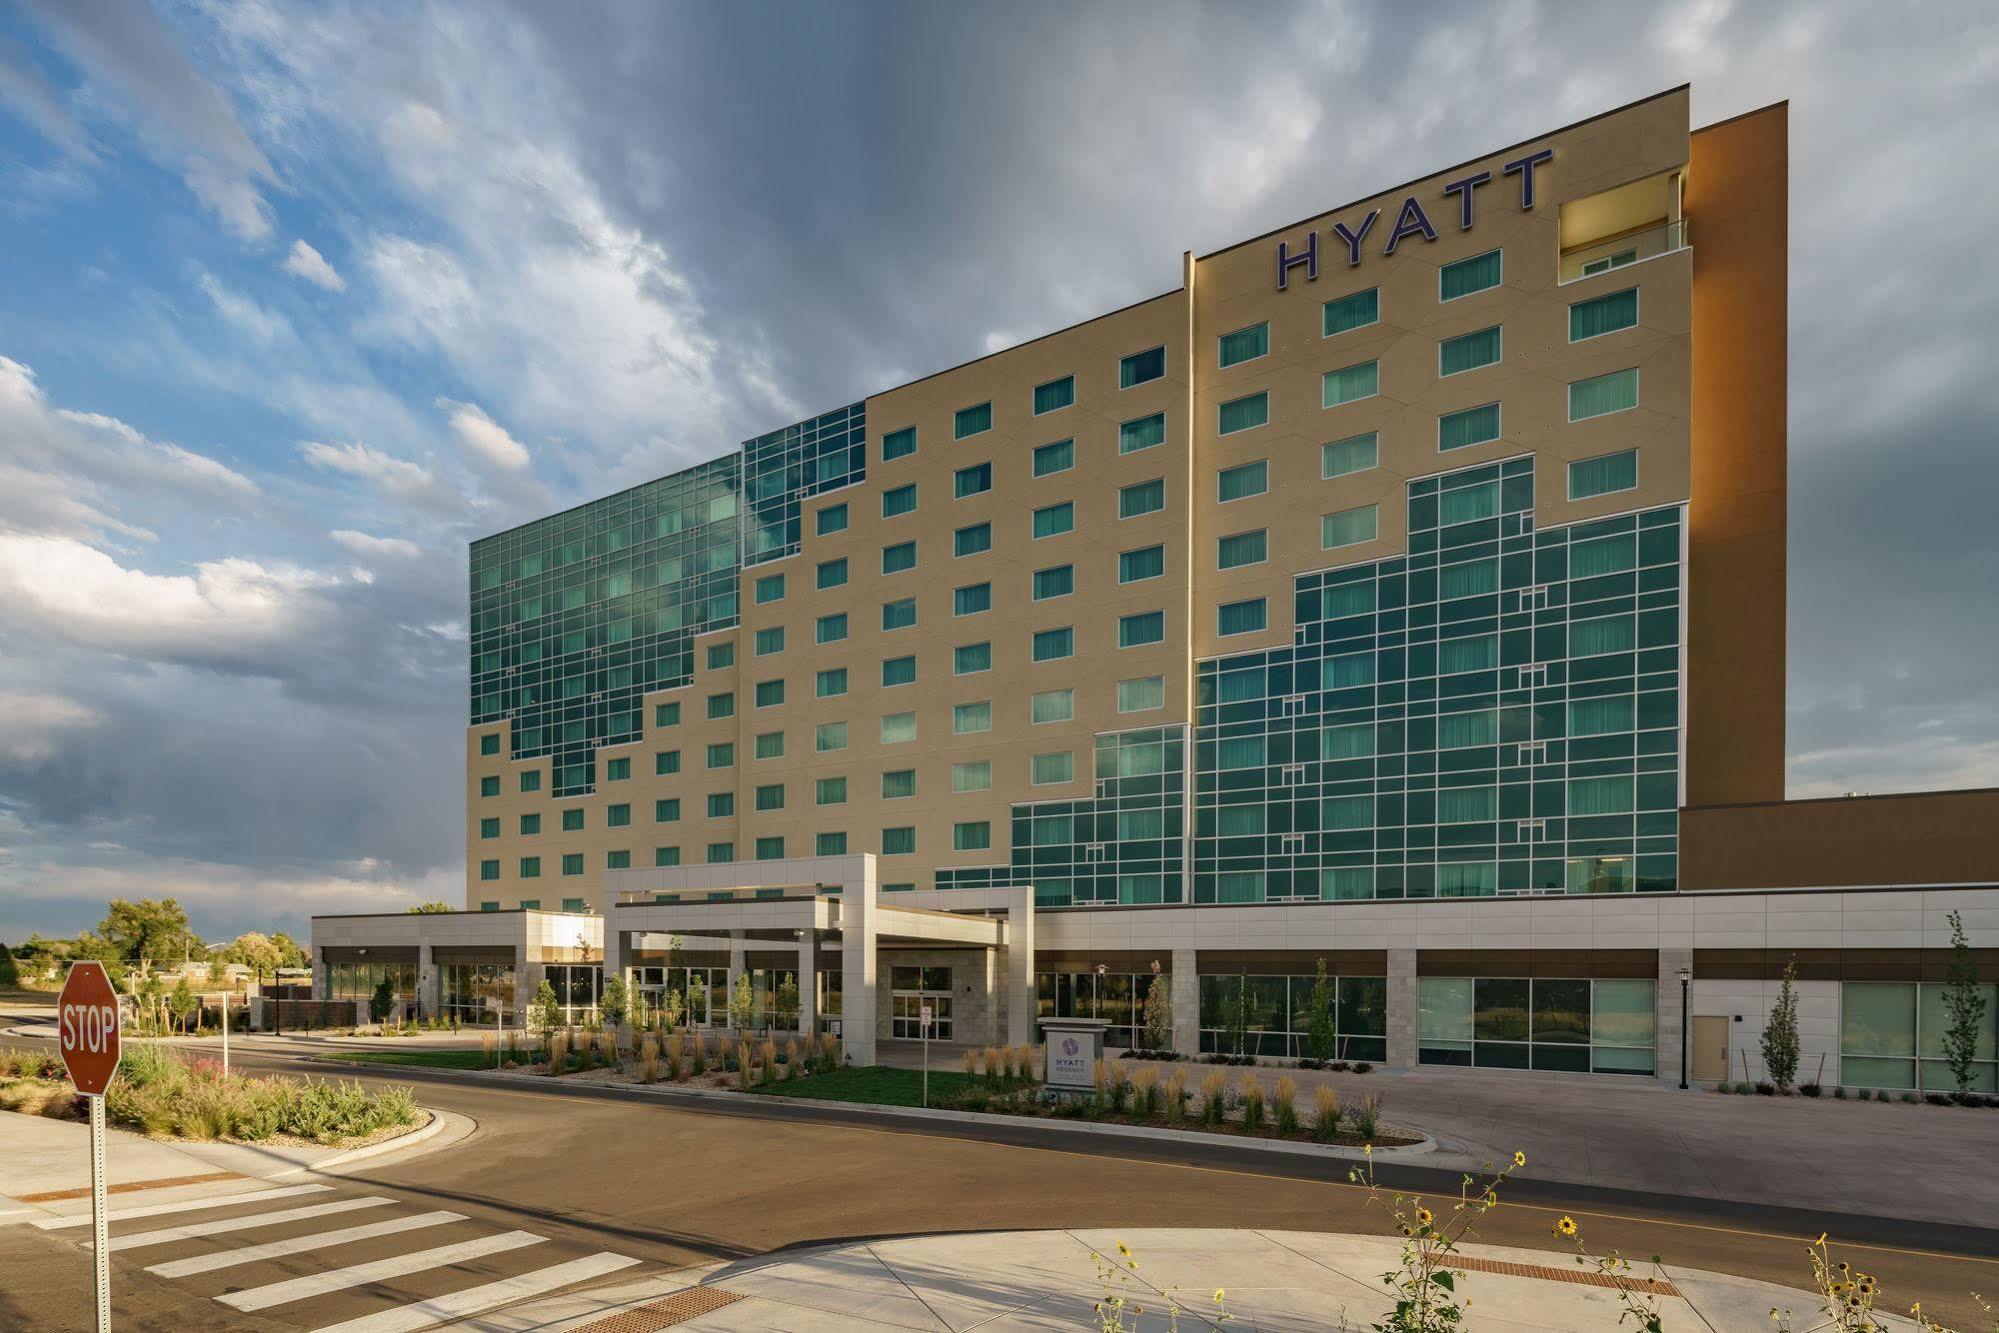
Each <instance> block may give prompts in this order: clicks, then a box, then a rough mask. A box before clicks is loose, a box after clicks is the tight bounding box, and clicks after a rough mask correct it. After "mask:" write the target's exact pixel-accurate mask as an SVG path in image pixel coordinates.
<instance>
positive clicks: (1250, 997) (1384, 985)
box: [1201, 972, 1388, 1063]
mask: <svg viewBox="0 0 1999 1333" xmlns="http://www.w3.org/2000/svg"><path fill="white" fill-rule="evenodd" d="M1318 980H1319V979H1318V977H1317V976H1316V975H1305V974H1301V973H1291V974H1288V975H1284V976H1257V975H1254V974H1245V973H1242V972H1236V973H1218V974H1213V975H1203V976H1202V977H1201V1049H1202V1050H1203V1051H1220V1052H1222V1053H1223V1054H1227V1055H1237V1054H1241V1055H1274V1056H1308V1055H1311V1054H1312V1039H1311V1029H1312V1004H1313V1001H1312V991H1313V988H1314V987H1315V986H1317V985H1318ZM1326 981H1327V984H1328V986H1329V987H1330V988H1331V991H1332V997H1331V998H1332V1001H1333V1006H1332V1008H1333V1032H1334V1037H1333V1054H1332V1057H1331V1058H1332V1059H1335V1060H1368V1061H1373V1062H1376V1063H1379V1062H1381V1061H1383V1060H1386V1059H1387V1058H1388V979H1387V978H1386V977H1339V976H1329V977H1327V978H1326ZM1239 1010H1240V1011H1242V1012H1240V1013H1239V1012H1238V1011H1239ZM1236 1028H1240V1029H1241V1032H1242V1041H1241V1046H1242V1049H1241V1050H1240V1051H1237V1050H1236V1045H1237V1041H1236V1038H1235V1037H1234V1036H1232V1035H1231V1033H1232V1031H1233V1030H1234V1029H1236Z"/></svg>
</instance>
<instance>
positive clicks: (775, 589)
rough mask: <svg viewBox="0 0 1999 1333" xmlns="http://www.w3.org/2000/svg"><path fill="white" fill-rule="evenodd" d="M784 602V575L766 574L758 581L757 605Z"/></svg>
mask: <svg viewBox="0 0 1999 1333" xmlns="http://www.w3.org/2000/svg"><path fill="white" fill-rule="evenodd" d="M783 600H784V575H782V574H766V575H764V576H763V577H762V578H760V579H758V580H757V605H758V606H762V605H763V604H764V603H766V602H781V601H783Z"/></svg>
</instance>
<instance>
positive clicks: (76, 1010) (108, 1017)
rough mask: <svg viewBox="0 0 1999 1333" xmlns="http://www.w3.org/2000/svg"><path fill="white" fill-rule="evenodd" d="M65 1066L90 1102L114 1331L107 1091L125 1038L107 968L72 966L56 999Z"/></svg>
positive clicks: (99, 1249)
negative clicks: (106, 1189)
mask: <svg viewBox="0 0 1999 1333" xmlns="http://www.w3.org/2000/svg"><path fill="white" fill-rule="evenodd" d="M56 1014H57V1019H58V1023H57V1030H58V1032H59V1034H60V1043H61V1048H62V1063H63V1068H65V1069H67V1070H68V1071H69V1081H70V1082H71V1083H73V1084H75V1085H76V1090H77V1091H78V1092H79V1093H82V1094H83V1095H84V1097H86V1098H88V1099H89V1102H90V1224H91V1232H92V1235H93V1237H94V1239H95V1240H96V1244H95V1246H93V1262H94V1264H95V1266H96V1269H97V1331H98V1333H111V1242H110V1237H109V1235H108V1234H107V1231H108V1228H107V1227H106V1225H105V1218H104V1210H105V1204H104V1090H105V1089H106V1088H108V1087H110V1086H111V1080H112V1079H114V1078H116V1077H117V1076H118V1051H119V1046H120V1043H121V1038H122V1036H123V1032H122V1029H121V1027H120V1024H119V1013H118V992H117V991H115V990H113V989H112V987H111V977H110V974H108V973H107V972H105V970H104V964H102V963H98V962H92V961H89V960H85V961H82V962H76V963H71V964H70V965H69V976H68V978H67V979H65V980H64V982H63V983H62V996H61V998H59V999H58V1000H57V1001H56Z"/></svg>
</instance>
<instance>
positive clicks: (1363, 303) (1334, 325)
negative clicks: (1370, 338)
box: [1319, 287, 1381, 338]
mask: <svg viewBox="0 0 1999 1333" xmlns="http://www.w3.org/2000/svg"><path fill="white" fill-rule="evenodd" d="M1380 321H1381V289H1380V288H1379V287H1370V288H1368V289H1367V290H1366V291H1364V292H1355V293H1354V294H1353V295H1351V296H1342V297H1340V298H1339V299H1338V300H1334V301H1328V302H1326V304H1325V306H1324V307H1323V308H1322V314H1321V317H1320V323H1319V336H1321V337H1323V338H1330V337H1332V336H1333V335H1334V334H1336V333H1346V332H1348V331H1349V330H1352V329H1360V328H1366V327H1367V326H1368V325H1369V324H1376V323H1379V322H1380Z"/></svg>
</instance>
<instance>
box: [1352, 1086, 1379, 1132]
mask: <svg viewBox="0 0 1999 1333" xmlns="http://www.w3.org/2000/svg"><path fill="white" fill-rule="evenodd" d="M1352 1114H1353V1128H1354V1133H1356V1134H1358V1135H1360V1137H1361V1141H1362V1142H1364V1143H1373V1142H1374V1140H1375V1139H1376V1138H1377V1137H1378V1136H1379V1135H1380V1134H1381V1094H1380V1093H1378V1092H1370V1093H1369V1094H1367V1096H1365V1097H1363V1098H1361V1099H1360V1103H1359V1105H1357V1106H1355V1107H1354V1109H1353V1113H1352Z"/></svg>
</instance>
